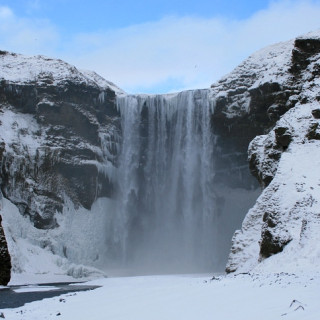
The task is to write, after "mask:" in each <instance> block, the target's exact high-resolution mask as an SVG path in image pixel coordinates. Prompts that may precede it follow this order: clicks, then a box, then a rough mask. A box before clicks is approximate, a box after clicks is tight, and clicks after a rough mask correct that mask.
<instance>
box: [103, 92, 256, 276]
mask: <svg viewBox="0 0 320 320" xmlns="http://www.w3.org/2000/svg"><path fill="white" fill-rule="evenodd" d="M209 95H210V90H191V91H185V92H180V93H177V94H170V95H129V96H123V97H119V98H118V102H117V104H118V109H119V111H120V114H121V119H122V124H121V127H122V128H121V130H122V133H121V135H122V141H121V151H120V155H119V161H118V168H117V174H116V179H115V180H116V181H117V186H116V190H117V191H116V195H115V200H116V201H115V202H116V207H115V211H114V214H113V215H112V218H111V219H110V220H109V221H108V226H107V233H106V237H107V239H106V242H107V244H106V247H107V261H108V268H111V269H117V270H126V271H125V272H127V273H131V274H147V273H191V272H212V271H223V269H224V267H225V263H226V258H227V253H228V251H229V246H230V241H231V237H232V233H233V232H234V230H235V229H236V228H239V227H240V225H241V220H242V219H243V217H244V214H245V213H246V211H247V209H248V208H249V207H250V205H251V204H252V203H253V202H254V201H255V199H256V196H257V194H256V193H250V194H248V193H246V192H244V191H243V190H231V189H228V188H224V186H223V185H221V184H220V185H215V154H216V152H218V151H217V144H216V137H215V136H214V135H213V133H212V132H213V130H212V124H211V117H212V113H213V110H214V105H213V102H212V101H213V100H212V99H210V97H209ZM226 196H227V197H229V200H227V203H226V200H225V198H226ZM231 197H232V198H231ZM239 210H240V211H242V212H240V214H239Z"/></svg>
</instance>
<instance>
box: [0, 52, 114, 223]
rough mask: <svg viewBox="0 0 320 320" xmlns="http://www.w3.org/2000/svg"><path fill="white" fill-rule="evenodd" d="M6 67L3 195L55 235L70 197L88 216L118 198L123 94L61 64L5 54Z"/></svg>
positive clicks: (0, 93) (0, 129)
mask: <svg viewBox="0 0 320 320" xmlns="http://www.w3.org/2000/svg"><path fill="white" fill-rule="evenodd" d="M0 63H1V70H2V71H3V72H2V74H1V77H2V80H1V79H0V80H1V82H0V110H1V115H0V121H1V124H2V125H1V126H0V138H2V139H3V141H2V144H1V148H2V149H1V150H2V151H1V153H2V154H3V157H2V159H1V171H0V176H1V190H2V192H3V195H4V196H5V197H6V198H8V199H10V200H11V201H12V202H13V203H14V204H16V205H17V206H18V207H19V210H20V212H21V214H22V215H24V216H29V217H30V219H31V221H32V222H33V224H34V225H35V226H36V227H37V228H44V229H48V228H54V227H56V226H57V221H56V218H55V213H56V212H61V211H62V207H63V203H64V198H65V197H68V198H70V199H71V200H72V202H73V203H74V204H75V205H76V206H83V207H84V208H87V209H90V208H91V205H92V203H93V202H94V200H95V199H96V198H97V197H101V196H106V197H108V196H110V195H111V194H112V192H113V191H112V190H113V186H112V183H111V181H110V177H108V174H107V171H106V170H107V167H110V166H113V165H114V163H115V158H116V136H117V130H118V123H119V115H118V113H117V109H116V106H115V96H116V92H120V90H119V89H118V88H116V87H115V86H114V85H113V84H111V83H109V82H107V81H105V80H104V79H102V78H100V77H99V76H98V75H96V74H94V73H86V72H80V71H78V70H77V69H76V68H74V67H72V66H70V65H68V64H66V63H65V62H62V61H61V60H54V59H49V58H46V57H42V56H37V57H25V56H21V55H16V54H12V53H8V52H1V55H0ZM30 73H32V75H31V74H30ZM10 131H11V133H10ZM9 134H10V137H8V136H9Z"/></svg>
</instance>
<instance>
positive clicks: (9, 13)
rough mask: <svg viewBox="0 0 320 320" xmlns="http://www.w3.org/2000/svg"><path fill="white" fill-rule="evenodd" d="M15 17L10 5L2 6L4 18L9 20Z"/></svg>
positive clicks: (0, 9)
mask: <svg viewBox="0 0 320 320" xmlns="http://www.w3.org/2000/svg"><path fill="white" fill-rule="evenodd" d="M12 17H13V12H12V10H11V9H10V8H8V7H0V18H1V19H2V20H7V19H10V18H12Z"/></svg>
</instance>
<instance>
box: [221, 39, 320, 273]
mask: <svg viewBox="0 0 320 320" xmlns="http://www.w3.org/2000/svg"><path fill="white" fill-rule="evenodd" d="M290 54H291V55H290V59H289V60H288V61H287V64H286V68H287V71H286V73H287V75H288V78H287V79H284V82H283V84H281V85H282V87H286V86H289V85H290V86H291V87H292V86H294V94H290V96H289V97H288V99H287V102H286V103H285V105H286V106H290V107H291V108H290V110H289V111H287V112H286V113H285V114H284V115H283V116H282V117H281V119H280V120H278V121H277V122H276V124H275V126H274V127H273V128H272V130H271V131H270V132H269V133H268V134H266V135H262V136H257V137H256V138H254V139H253V141H252V142H251V143H250V146H249V162H250V166H251V169H252V171H253V173H254V174H255V175H256V176H257V177H258V179H259V181H260V182H261V185H262V187H264V190H263V193H262V194H261V196H260V197H259V199H258V200H257V202H256V204H255V206H254V207H253V208H252V209H251V210H250V211H249V213H248V214H247V216H246V218H245V220H244V222H243V224H242V229H241V230H239V231H237V232H236V233H235V235H234V237H233V240H232V248H231V253H230V256H229V261H228V264H227V272H233V271H237V272H248V271H251V270H253V269H254V270H256V271H259V270H260V271H264V270H273V271H292V270H295V269H299V268H300V269H301V270H302V269H305V270H306V269H316V268H317V261H318V258H317V257H318V255H319V248H318V244H317V243H318V235H319V222H320V220H319V214H318V212H319V191H320V190H319V181H320V180H319V179H320V176H319V170H317V168H318V165H319V164H318V160H317V159H318V157H319V137H320V136H319V132H318V131H319V129H318V127H319V107H320V105H319V92H320V83H319V76H320V72H319V70H320V38H319V33H313V34H312V33H311V34H308V35H306V36H304V37H301V38H298V39H296V40H295V41H294V43H293V47H292V48H291V50H290Z"/></svg>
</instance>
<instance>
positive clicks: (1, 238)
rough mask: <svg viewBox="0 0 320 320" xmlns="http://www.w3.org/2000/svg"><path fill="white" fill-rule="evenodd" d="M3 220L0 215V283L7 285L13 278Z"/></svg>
mask: <svg viewBox="0 0 320 320" xmlns="http://www.w3.org/2000/svg"><path fill="white" fill-rule="evenodd" d="M1 222H2V217H1V215H0V285H2V286H6V285H7V284H8V282H9V281H10V278H11V257H10V254H9V251H8V245H7V241H6V237H5V234H4V231H3V227H2V224H1Z"/></svg>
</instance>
